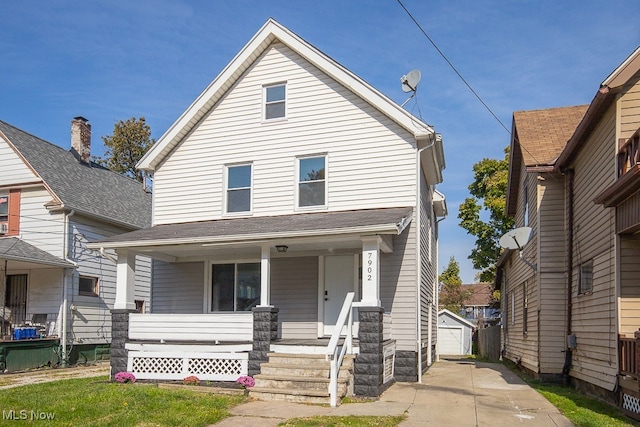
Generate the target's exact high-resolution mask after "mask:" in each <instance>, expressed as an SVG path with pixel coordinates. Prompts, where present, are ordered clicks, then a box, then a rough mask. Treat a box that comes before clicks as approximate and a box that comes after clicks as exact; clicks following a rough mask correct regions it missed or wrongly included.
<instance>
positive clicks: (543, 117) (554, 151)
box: [513, 105, 589, 166]
mask: <svg viewBox="0 0 640 427" xmlns="http://www.w3.org/2000/svg"><path fill="white" fill-rule="evenodd" d="M588 107H589V106H588V105H576V106H573V107H559V108H548V109H545V110H530V111H516V112H514V113H513V123H514V130H515V131H516V132H517V138H518V142H519V144H520V146H521V147H522V158H523V160H524V164H525V165H526V166H535V165H551V164H553V162H555V160H556V159H557V158H558V156H559V155H560V153H561V152H562V150H563V149H564V147H565V146H566V145H567V142H568V141H569V139H570V138H571V136H572V135H573V133H574V132H575V130H576V127H577V126H578V124H579V123H580V120H582V117H583V116H584V113H585V112H586V111H587V108H588ZM514 137H515V136H514Z"/></svg>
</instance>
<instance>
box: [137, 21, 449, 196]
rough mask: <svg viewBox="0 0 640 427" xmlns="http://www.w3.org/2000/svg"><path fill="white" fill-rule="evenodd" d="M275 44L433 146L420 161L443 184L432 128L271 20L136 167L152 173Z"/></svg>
mask: <svg viewBox="0 0 640 427" xmlns="http://www.w3.org/2000/svg"><path fill="white" fill-rule="evenodd" d="M276 41H279V42H281V43H283V44H284V45H286V46H287V47H289V48H290V49H292V50H293V51H295V52H296V53H298V54H299V55H300V56H302V57H303V58H305V59H306V60H307V61H309V62H310V63H312V64H313V65H314V66H316V67H318V69H320V70H322V71H323V72H324V73H325V74H327V75H328V76H330V77H332V78H333V79H334V80H336V81H337V82H338V83H340V84H342V85H343V86H344V87H346V88H348V89H349V90H351V91H352V92H353V93H355V94H356V95H358V96H359V97H361V98H362V99H364V100H365V101H367V102H368V103H370V104H371V105H372V106H374V107H375V108H377V109H378V110H379V111H381V112H382V113H383V114H385V115H386V116H388V117H389V118H390V119H391V120H393V121H395V122H396V123H397V124H399V125H400V126H401V127H403V128H404V129H406V130H407V131H409V132H410V133H412V134H413V135H414V136H415V138H416V140H418V142H422V144H419V145H428V144H429V143H431V142H433V144H434V149H433V150H427V151H430V152H431V153H432V154H431V157H429V158H425V156H423V159H425V160H427V161H429V162H430V163H433V164H432V165H430V166H431V168H430V170H429V173H432V174H433V173H434V172H433V169H435V172H436V173H435V176H432V177H431V180H432V181H433V180H434V179H435V180H436V181H437V182H441V181H442V177H441V171H442V169H444V155H443V154H442V145H441V144H442V141H441V140H439V141H436V138H435V134H434V131H433V129H432V128H431V126H429V125H427V124H426V123H424V122H422V121H421V120H419V119H418V118H416V117H414V116H413V115H411V114H410V113H408V112H407V111H406V110H404V109H403V108H402V107H401V106H399V105H398V104H396V103H395V102H393V101H392V100H391V99H389V98H388V97H386V96H385V95H383V94H382V93H380V92H379V91H378V90H376V89H375V88H374V87H372V86H371V85H369V84H368V83H367V82H365V81H364V80H362V79H361V78H359V77H358V76H356V75H355V74H354V73H352V72H351V71H349V70H348V69H346V68H345V67H343V66H342V65H340V64H339V63H337V62H336V61H334V60H333V59H331V58H330V57H329V56H327V55H325V54H324V53H323V52H321V51H320V50H318V49H316V48H315V47H314V46H312V45H311V44H309V43H307V42H306V41H305V40H303V39H302V38H301V37H299V36H298V35H296V34H294V33H293V32H291V31H290V30H289V29H287V28H285V27H284V26H282V25H280V24H279V23H278V22H276V21H275V20H273V19H269V20H268V21H267V22H266V23H265V24H264V25H263V27H262V28H261V29H260V30H259V31H258V32H257V33H256V35H255V36H253V38H252V39H251V40H250V41H249V43H247V44H246V45H245V46H244V47H243V48H242V50H240V52H239V53H238V54H237V55H236V56H235V58H233V60H231V62H230V63H229V64H228V65H227V66H226V67H225V68H224V69H223V70H222V72H221V73H220V74H219V75H218V76H217V77H216V78H215V79H214V80H213V81H212V82H211V83H210V84H209V86H207V88H206V89H205V90H204V91H203V92H202V93H201V94H200V95H199V96H198V98H197V99H196V100H195V101H194V102H193V103H192V104H191V105H190V106H189V107H188V108H187V109H186V111H185V112H184V113H183V114H182V115H181V116H180V117H179V118H178V120H177V121H176V122H175V123H173V125H171V127H170V128H169V129H168V130H167V131H166V132H165V134H164V135H162V137H161V138H160V139H159V140H158V141H157V142H156V143H155V144H154V145H153V147H151V149H150V150H149V151H148V152H147V153H146V154H145V155H144V157H143V158H142V159H141V160H140V162H138V164H137V167H138V168H139V169H142V170H146V171H153V170H155V169H156V168H157V167H158V165H159V164H160V163H161V162H162V160H163V159H164V158H165V157H166V156H167V155H168V154H169V153H170V152H171V150H172V149H173V148H174V147H175V146H176V145H177V144H178V143H179V142H180V141H181V140H182V139H183V138H184V137H185V136H186V135H188V134H189V132H190V131H191V130H192V129H193V128H194V127H195V126H196V125H197V124H198V122H199V121H200V120H201V119H202V118H203V117H204V116H205V114H206V113H207V112H209V111H210V110H211V109H212V108H213V107H214V106H215V105H216V104H217V103H218V101H219V100H220V99H221V98H222V97H223V96H224V94H225V93H226V92H227V91H228V90H229V89H230V88H231V87H232V86H233V85H234V84H235V82H236V81H237V80H238V79H240V78H241V76H242V75H243V74H244V73H245V71H246V70H247V69H248V68H249V67H250V66H251V65H252V64H253V63H254V61H255V60H256V59H257V58H258V57H259V56H260V55H261V54H262V53H263V52H264V51H266V50H267V49H268V48H269V46H270V45H271V44H272V43H274V42H276ZM423 154H426V153H423ZM439 174H440V175H439ZM431 183H436V182H431Z"/></svg>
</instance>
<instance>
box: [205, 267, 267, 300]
mask: <svg viewBox="0 0 640 427" xmlns="http://www.w3.org/2000/svg"><path fill="white" fill-rule="evenodd" d="M212 270H213V271H212V274H211V311H251V309H252V308H253V307H255V306H257V305H258V304H259V303H260V263H259V262H254V263H234V264H214V265H213V267H212Z"/></svg>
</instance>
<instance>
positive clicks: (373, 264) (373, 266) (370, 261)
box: [363, 249, 378, 289]
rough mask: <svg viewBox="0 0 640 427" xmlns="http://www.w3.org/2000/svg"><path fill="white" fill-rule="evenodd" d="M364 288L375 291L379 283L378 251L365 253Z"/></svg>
mask: <svg viewBox="0 0 640 427" xmlns="http://www.w3.org/2000/svg"><path fill="white" fill-rule="evenodd" d="M363 280H364V287H365V288H368V289H371V288H370V286H371V287H373V289H375V287H376V286H377V283H378V250H377V249H373V250H366V251H364V274H363Z"/></svg>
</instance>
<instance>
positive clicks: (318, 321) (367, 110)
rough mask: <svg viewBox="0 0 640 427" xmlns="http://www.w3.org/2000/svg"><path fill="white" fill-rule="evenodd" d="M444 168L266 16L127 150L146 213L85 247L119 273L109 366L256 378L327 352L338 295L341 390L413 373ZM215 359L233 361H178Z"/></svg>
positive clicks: (423, 352)
mask: <svg viewBox="0 0 640 427" xmlns="http://www.w3.org/2000/svg"><path fill="white" fill-rule="evenodd" d="M444 166H445V164H444V153H443V147H442V140H441V138H440V135H438V134H436V133H435V131H434V130H433V128H432V127H431V126H430V125H427V124H426V123H424V122H423V121H422V120H420V119H418V118H416V117H414V116H412V115H411V114H409V113H408V112H407V111H405V110H404V109H403V108H401V107H400V106H399V105H397V104H395V103H394V102H393V101H391V100H390V99H389V98H387V97H386V96H384V95H383V94H381V93H380V92H378V91H377V90H376V89H375V88H373V87H371V86H370V85H369V84H367V83H366V82H364V81H363V80H362V79H360V78H359V77H357V76H356V75H355V74H353V73H352V72H350V71H349V70H347V69H346V68H344V67H343V66H341V65H340V64H338V63H336V62H335V61H334V60H332V59H331V58H329V57H328V56H327V55H325V54H324V53H322V52H320V51H319V50H317V49H316V48H315V47H313V46H312V45H310V44H309V43H307V42H306V41H304V40H303V39H301V38H300V37H298V36H297V35H296V34H294V33H292V32H291V31H290V30H288V29H287V28H285V27H283V26H282V25H280V24H278V23H277V22H275V21H273V20H269V21H268V22H267V23H266V24H265V25H264V26H263V27H262V28H261V29H260V30H259V31H258V33H257V34H256V35H255V36H254V37H253V38H252V39H251V40H250V41H249V43H248V44H247V45H246V46H245V47H244V48H243V49H242V50H241V51H240V52H239V53H238V54H237V55H236V57H235V58H234V59H233V60H232V61H231V63H230V64H228V65H227V66H226V67H225V68H224V70H223V71H222V72H221V73H220V75H218V77H216V78H215V79H214V80H213V82H212V83H211V84H210V85H209V86H208V87H207V88H206V89H205V90H204V92H203V93H202V94H201V95H200V96H199V97H198V98H197V99H196V100H195V101H194V102H193V104H192V105H191V106H189V107H188V108H187V110H186V111H185V112H184V113H183V114H182V116H180V118H178V120H177V121H176V122H175V123H174V124H173V125H172V126H171V127H170V128H169V129H168V130H167V132H166V133H165V134H164V135H163V136H162V137H161V138H160V139H159V140H158V141H157V143H156V144H155V145H154V146H153V147H152V148H151V150H150V151H149V152H148V153H147V154H146V155H145V156H144V157H143V159H142V160H141V161H140V162H139V164H138V167H139V168H140V169H142V170H145V171H148V172H150V173H153V175H154V194H153V227H151V228H148V229H143V230H139V231H134V232H131V233H128V234H124V235H121V236H114V237H112V238H108V239H104V240H102V241H100V242H96V243H93V244H91V247H93V248H104V249H114V250H116V251H117V253H118V267H119V269H120V270H119V272H120V271H121V272H122V274H121V275H120V274H119V276H118V277H119V280H118V283H117V286H118V290H119V291H121V292H120V293H119V295H122V298H121V299H118V297H116V308H117V309H121V312H119V313H116V314H115V316H117V319H118V320H117V322H118V324H119V325H121V327H122V328H126V329H127V330H128V339H126V340H123V342H122V343H120V344H121V345H122V347H123V348H124V350H126V351H125V353H124V354H126V357H123V359H122V360H121V361H120V362H118V361H115V360H114V359H112V367H113V371H112V372H113V373H115V372H118V371H119V370H125V369H128V370H133V371H134V373H135V374H136V375H138V376H140V377H141V378H164V379H182V378H183V377H184V376H186V375H190V374H193V375H197V376H198V377H200V378H201V379H221V378H222V379H228V380H234V379H235V378H237V377H238V376H239V375H242V374H247V373H250V374H252V375H257V374H259V373H260V372H261V370H262V367H263V366H264V364H265V363H267V362H268V361H269V357H268V353H269V352H274V351H276V352H281V353H320V354H326V353H327V351H328V346H329V347H330V346H331V344H328V341H329V338H331V337H332V336H338V335H339V334H340V332H341V331H342V330H343V327H342V326H336V322H337V320H338V317H339V313H340V312H341V308H342V307H343V303H345V301H347V307H346V308H345V309H344V310H345V314H346V313H349V312H353V313H354V315H355V321H354V322H353V331H354V332H353V334H354V336H355V337H356V338H359V341H358V342H356V344H355V345H354V346H355V349H353V351H354V352H357V351H359V355H358V356H357V357H356V359H355V373H356V377H355V391H356V393H357V394H364V395H378V394H379V393H381V391H382V390H383V389H384V387H386V385H388V384H389V383H390V381H392V380H393V378H394V377H395V379H397V380H402V381H418V379H419V378H420V377H421V375H422V373H423V371H424V370H425V369H426V368H427V367H428V365H430V364H431V363H432V361H433V359H434V355H435V344H436V335H437V311H438V310H437V295H436V292H437V285H436V282H437V257H438V250H437V226H438V224H437V218H438V217H443V216H445V214H446V204H445V200H444V196H443V195H442V194H441V193H439V192H438V191H436V189H435V186H436V184H438V183H440V182H441V181H442V170H443V169H444ZM136 253H137V254H145V255H148V256H150V257H152V258H153V259H154V261H153V280H152V289H151V294H152V312H151V313H149V314H144V315H136V314H131V315H129V314H128V310H131V309H132V308H133V301H132V297H131V296H130V293H129V292H130V287H131V286H132V285H133V283H134V281H133V277H132V275H133V273H134V271H133V269H132V268H131V256H132V254H136ZM350 293H351V294H353V295H354V302H353V304H352V305H351V304H350V302H349V296H348V295H349V294H350ZM347 323H349V322H348V321H347ZM345 330H346V328H345ZM358 330H359V333H358ZM202 331H207V333H202ZM269 331H271V333H269ZM336 331H337V332H338V335H335V334H334V332H336ZM178 337H179V339H178ZM325 338H326V339H325ZM343 338H344V337H343ZM120 344H119V345H120ZM190 352H192V353H193V352H195V353H196V354H193V355H192V354H190ZM331 357H333V356H332V355H331ZM383 359H384V360H383ZM170 360H180V363H182V365H181V366H183V367H185V368H183V369H181V370H179V371H178V372H169V371H170V369H169V370H168V369H167V368H166V367H167V366H168V365H169V364H170V363H169V361H170ZM225 360H226V362H224V361H225ZM394 360H395V366H394V362H393V361H394ZM221 361H223V362H224V363H226V364H227V365H225V366H228V365H233V366H235V368H234V369H232V370H229V371H226V370H222V371H220V370H218V369H217V368H214V367H212V368H210V369H209V368H207V369H201V370H197V369H195V370H191V368H186V367H187V366H204V365H206V366H214V365H216V364H219V363H223V362H221ZM369 364H373V365H374V366H369ZM264 375H265V374H264V372H263V374H261V375H257V376H256V380H257V381H258V383H257V385H256V387H255V388H254V389H253V392H254V394H255V395H257V389H262V390H264V389H266V388H269V386H268V385H266V382H265V381H266V379H265V376H264ZM282 375H283V376H285V375H286V374H282ZM324 389H325V392H326V389H327V385H326V384H325V385H324Z"/></svg>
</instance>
